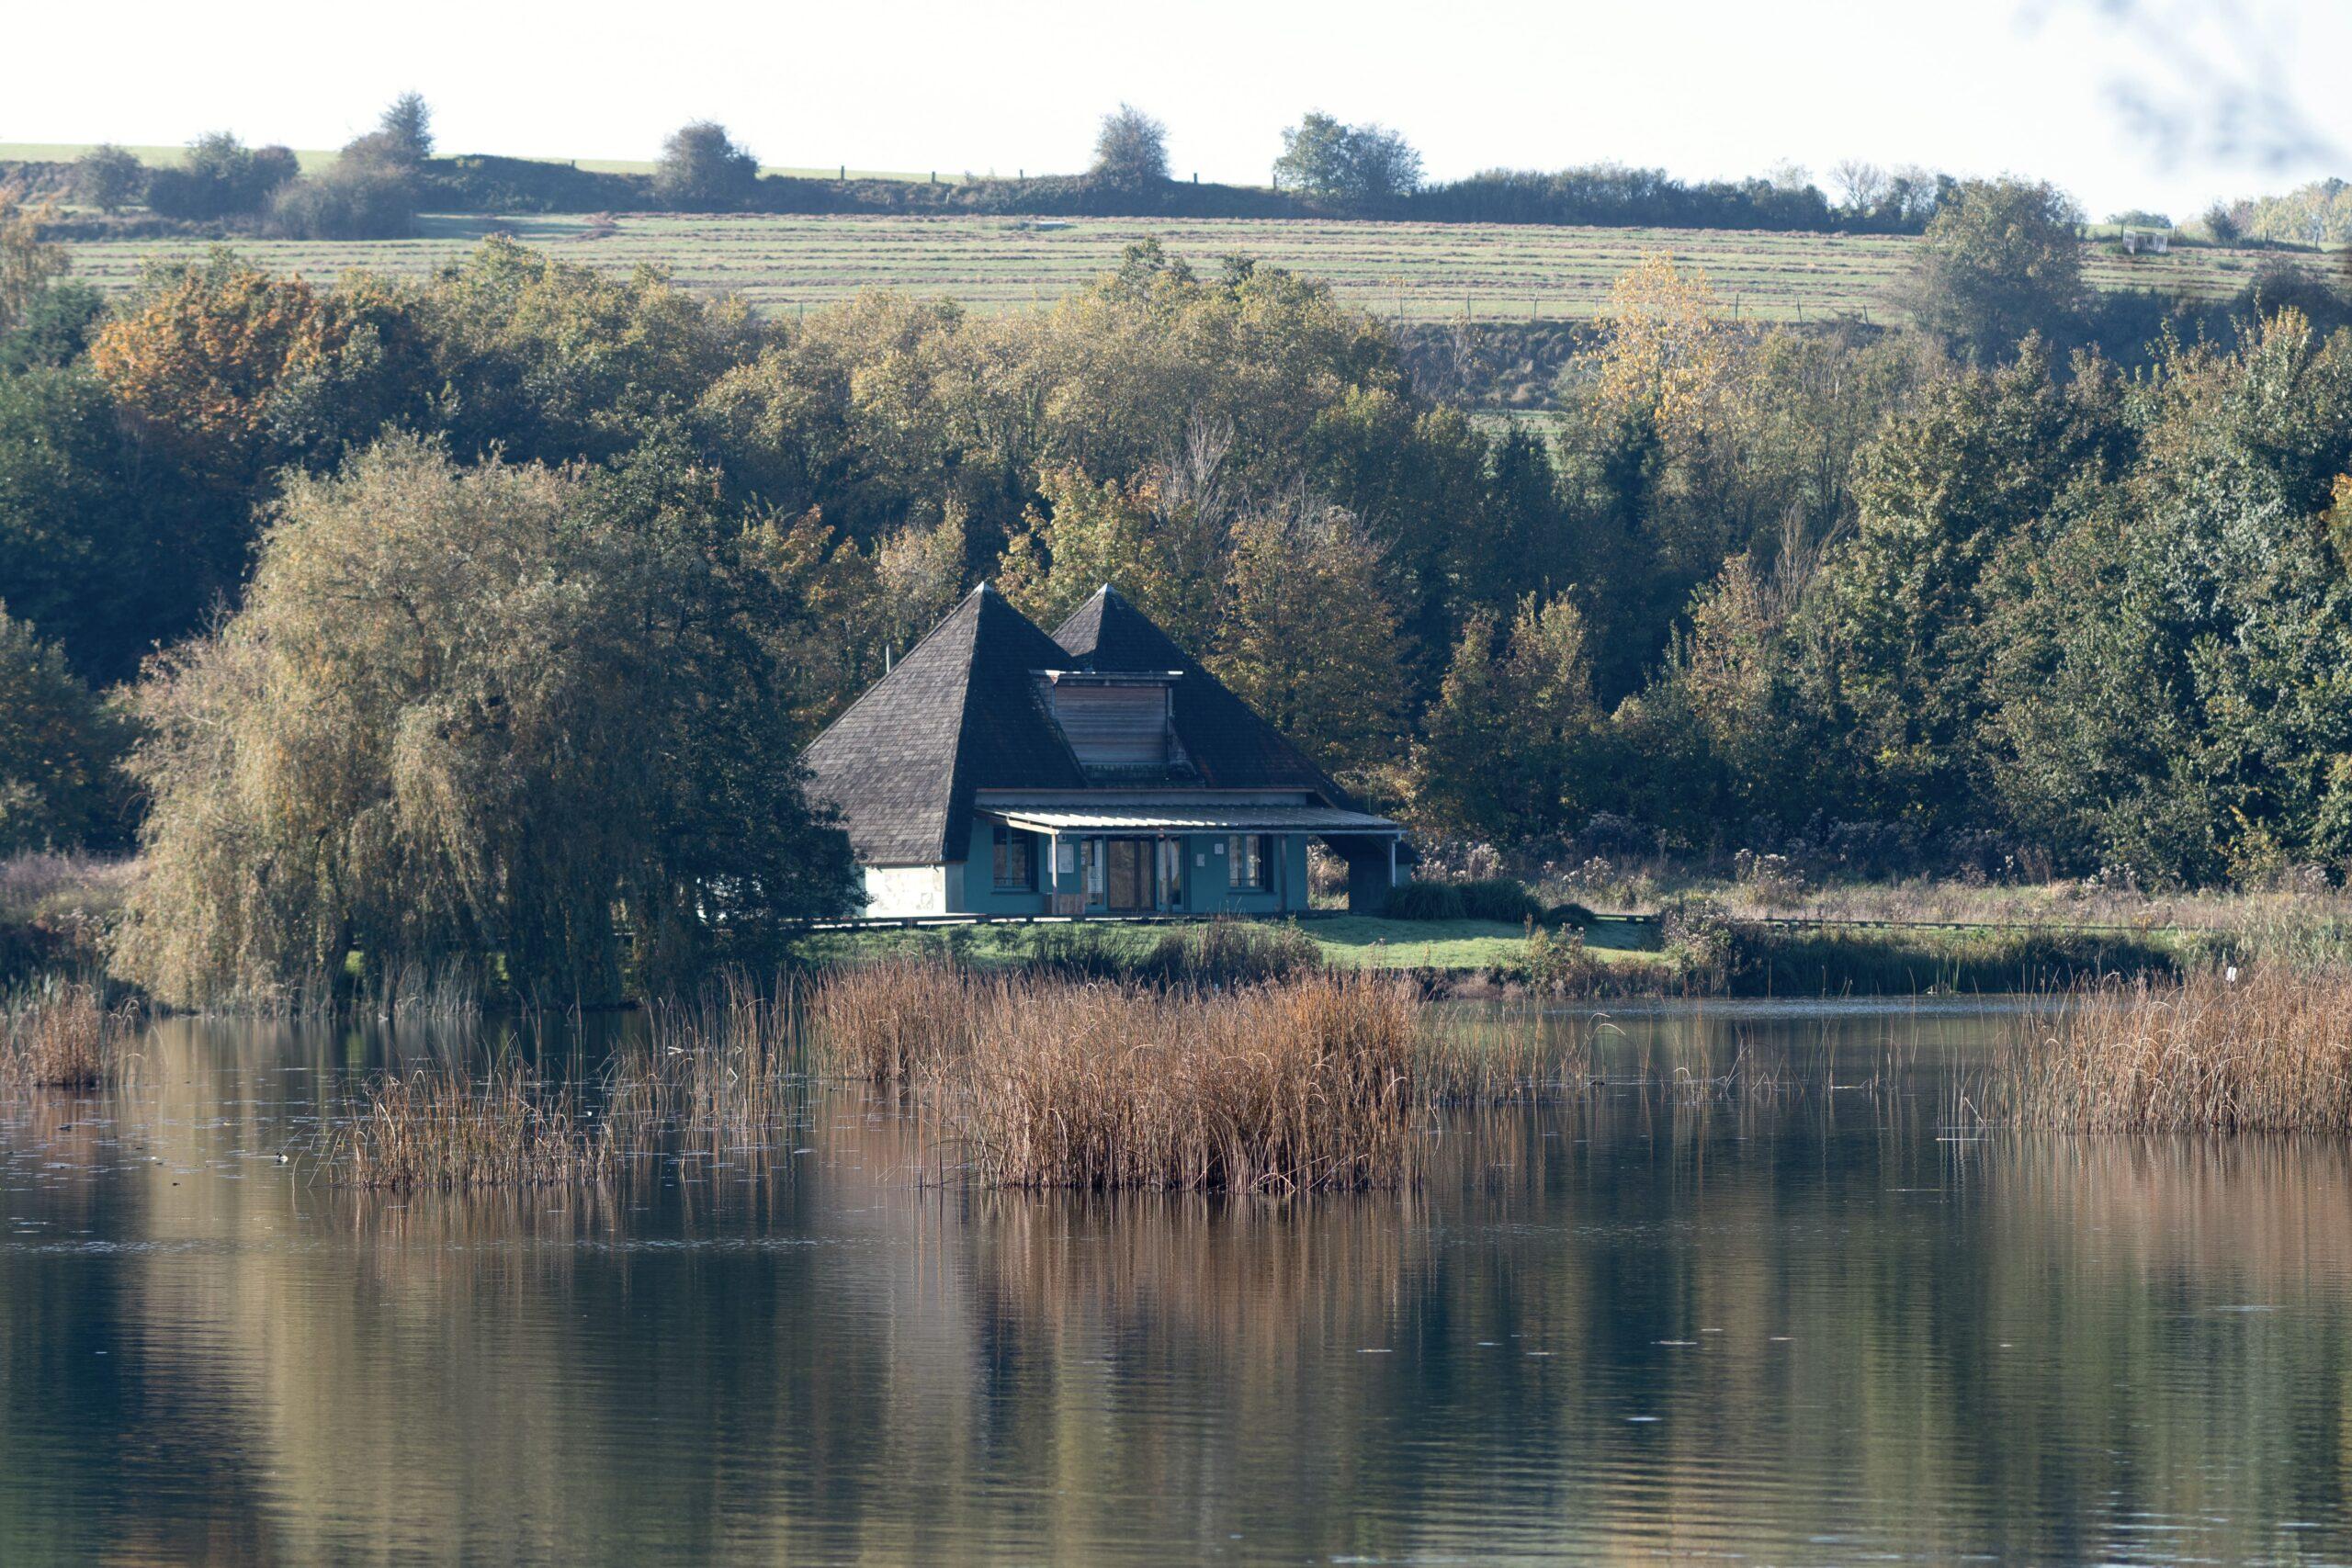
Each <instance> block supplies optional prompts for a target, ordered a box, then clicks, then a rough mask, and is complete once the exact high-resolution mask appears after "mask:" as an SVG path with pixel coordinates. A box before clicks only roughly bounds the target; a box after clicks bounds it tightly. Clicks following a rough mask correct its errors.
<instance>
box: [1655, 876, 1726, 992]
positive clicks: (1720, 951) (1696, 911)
mask: <svg viewBox="0 0 2352 1568" xmlns="http://www.w3.org/2000/svg"><path fill="white" fill-rule="evenodd" d="M1658 934H1659V936H1660V938H1661V939H1662V942H1663V944H1664V946H1665V948H1666V953H1667V958H1668V962H1669V963H1671V964H1673V966H1674V969H1675V971H1676V973H1677V974H1678V975H1679V976H1680V977H1681V979H1682V981H1683V983H1684V984H1685V985H1686V986H1690V987H1694V988H1696V989H1700V990H1707V991H1720V990H1723V989H1724V988H1725V987H1728V986H1729V985H1730V983H1731V978H1732V972H1733V969H1734V967H1735V964H1736V959H1737V957H1738V955H1739V942H1738V933H1737V931H1736V928H1735V927H1734V926H1733V924H1732V921H1731V917H1730V915H1729V914H1727V913H1726V912H1725V911H1724V907H1723V906H1722V905H1721V904H1719V903H1717V902H1716V901H1715V900H1713V898H1699V897H1681V898H1677V899H1675V900H1674V901H1673V902H1672V903H1670V904H1668V905H1667V907H1666V908H1664V909H1662V910H1660V911H1659V913H1658Z"/></svg>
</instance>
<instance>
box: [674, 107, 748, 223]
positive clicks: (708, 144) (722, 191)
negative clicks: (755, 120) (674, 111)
mask: <svg viewBox="0 0 2352 1568" xmlns="http://www.w3.org/2000/svg"><path fill="white" fill-rule="evenodd" d="M759 180H760V161H759V160H758V159H757V158H755V157H753V156H752V154H751V152H749V151H748V150H746V149H744V148H742V147H739V146H737V145H736V144H735V141H734V139H733V138H732V137H730V136H729V135H728V134H727V128H726V127H725V126H723V125H721V124H719V123H718V121H717V120H709V119H698V120H695V122H694V123H693V124H691V125H682V126H680V127H679V128H678V129H677V130H673V131H672V132H671V133H670V138H669V140H668V141H664V142H663V143H662V160H661V162H660V163H659V164H656V165H655V167H654V171H653V190H654V194H655V195H657V196H659V197H661V198H662V200H663V201H665V202H667V203H668V204H670V205H671V206H673V207H691V208H697V209H705V210H728V209H734V208H738V207H741V206H743V205H744V204H745V203H746V202H748V201H750V200H751V198H752V193H753V192H754V191H755V190H757V189H758V188H759Z"/></svg>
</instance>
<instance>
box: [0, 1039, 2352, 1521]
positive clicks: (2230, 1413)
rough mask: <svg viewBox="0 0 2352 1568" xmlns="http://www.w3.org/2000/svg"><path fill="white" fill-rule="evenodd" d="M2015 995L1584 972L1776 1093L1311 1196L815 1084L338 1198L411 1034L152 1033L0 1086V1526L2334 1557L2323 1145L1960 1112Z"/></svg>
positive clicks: (2338, 1477) (2336, 1510)
mask: <svg viewBox="0 0 2352 1568" xmlns="http://www.w3.org/2000/svg"><path fill="white" fill-rule="evenodd" d="M2007 1023H2008V1018H2007V1015H2005V1014H2002V1013H2001V1012H1999V1011H1998V1010H1988V1009H1983V1008H1977V1007H1973V1006H1966V1007H1953V1008H1948V1009H1942V1010H1937V1009H1925V1010H1914V1009H1911V1008H1907V1007H1906V1008H1903V1009H1897V1010H1884V1011H1873V1010H1841V1011H1825V1010H1818V1009H1780V1010H1769V1009H1768V1010H1757V1009H1742V1008H1737V1007H1726V1006H1718V1007H1715V1008H1713V1009H1710V1010H1705V1011H1691V1010H1667V1011H1662V1012H1655V1013H1627V1014H1619V1015H1616V1016H1615V1018H1614V1019H1613V1021H1611V1024H1610V1025H1609V1026H1608V1027H1607V1029H1606V1030H1605V1031H1604V1032H1603V1039H1604V1042H1605V1046H1604V1051H1605V1060H1606V1062H1607V1063H1608V1064H1609V1065H1610V1066H1611V1070H1612V1072H1615V1073H1618V1074H1620V1075H1621V1076H1623V1077H1625V1078H1628V1079H1631V1078H1634V1077H1650V1078H1652V1079H1653V1080H1654V1079H1655V1078H1657V1077H1658V1076H1660V1075H1664V1076H1667V1077H1671V1076H1672V1074H1673V1071H1674V1069H1675V1067H1676V1066H1685V1067H1687V1068H1688V1069H1689V1072H1690V1075H1691V1077H1697V1078H1704V1077H1708V1076H1710V1074H1711V1073H1713V1072H1717V1071H1720V1070H1721V1068H1722V1066H1723V1065H1724V1064H1725V1063H1726V1062H1728V1060H1729V1059H1730V1058H1731V1056H1732V1055H1734V1054H1735V1053H1736V1052H1737V1051H1739V1050H1740V1049H1742V1048H1745V1049H1746V1050H1747V1052H1748V1054H1749V1061H1750V1062H1751V1064H1768V1065H1773V1066H1777V1067H1779V1068H1780V1069H1781V1070H1782V1071H1783V1072H1784V1073H1785V1075H1786V1077H1787V1078H1788V1080H1789V1082H1790V1084H1791V1086H1792V1087H1791V1089H1790V1090H1789V1091H1788V1092H1784V1093H1781V1094H1779V1095H1777V1096H1759V1095H1751V1096H1746V1097H1739V1096H1725V1095H1710V1094H1707V1093H1705V1092H1703V1091H1683V1092H1679V1093H1678V1092H1660V1091H1659V1090H1657V1089H1655V1088H1651V1089H1644V1088H1641V1087H1638V1086H1636V1085H1634V1084H1632V1083H1630V1082H1629V1083H1625V1084H1623V1085H1621V1086H1619V1087H1617V1088H1613V1089H1608V1090H1606V1091H1604V1092H1603V1093H1602V1094H1601V1095H1600V1097H1599V1098H1598V1099H1597V1100H1595V1101H1593V1102H1591V1103H1589V1104H1578V1105H1576V1106H1572V1107H1551V1108H1538V1109H1529V1110H1523V1111H1510V1112H1505V1113H1488V1114H1480V1115H1476V1116H1472V1115H1466V1114H1465V1115H1463V1116H1461V1117H1458V1118H1454V1119H1452V1120H1449V1121H1447V1122H1443V1123H1442V1124H1441V1125H1440V1126H1438V1127H1437V1128H1435V1129H1433V1131H1432V1135H1431V1148H1430V1156H1431V1169H1430V1180H1429V1181H1428V1183H1427V1185H1426V1186H1425V1188H1424V1189H1423V1190H1421V1191H1419V1193H1416V1194H1414V1195H1411V1196H1409V1197H1401V1198H1400V1197H1396V1196H1386V1197H1356V1198H1344V1199H1318V1200H1316V1201H1310V1202H1300V1203H1293V1204H1288V1205H1283V1204H1277V1203H1261V1202H1233V1203H1220V1202H1212V1201H1182V1200H1152V1201H1116V1202H1113V1201H1079V1200H1073V1199H1069V1198H1036V1197H1022V1196H1016V1197H1007V1196H967V1195H963V1194H958V1193H947V1194H943V1193H941V1192H940V1191H937V1190H929V1191H926V1190H922V1189H921V1188H920V1187H919V1186H918V1185H917V1184H916V1182H915V1181H914V1179H913V1178H912V1177H911V1176H910V1171H911V1170H912V1169H914V1168H918V1167H920V1166H921V1164H922V1162H923V1160H924V1159H925V1158H926V1157H927V1156H926V1152H925V1151H924V1150H923V1149H922V1147H921V1146H920V1145H919V1142H918V1141H917V1140H916V1139H915V1137H914V1136H913V1135H912V1134H911V1132H910V1129H909V1127H908V1125H907V1124H906V1123H905V1122H903V1121H901V1120H900V1119H899V1117H898V1116H896V1115H895V1114H894V1113H893V1112H892V1111H891V1110H890V1108H889V1107H888V1105H885V1104H881V1103H877V1102H876V1101H873V1100H868V1099H866V1098H865V1097H864V1096H863V1095H862V1094H859V1093H855V1092H852V1091H848V1090H842V1089H828V1090H816V1091H812V1092H811V1093H810V1094H809V1097H808V1100H807V1104H806V1106H805V1108H804V1110H803V1111H801V1112H800V1113H799V1114H798V1115H797V1118H796V1121H795V1124H794V1125H793V1126H792V1127H791V1128H790V1129H789V1130H788V1133H787V1136H786V1141H785V1142H784V1143H782V1144H781V1145H778V1146H777V1147H776V1148H775V1149H774V1150H772V1151H768V1152H767V1157H764V1158H763V1157H761V1156H760V1154H759V1152H757V1151H740V1150H738V1151H729V1152H726V1153H722V1154H721V1155H719V1156H717V1157H716V1158H715V1159H710V1160H703V1161H697V1162H695V1164H694V1165H692V1166H691V1167H690V1168H686V1169H685V1170H684V1172H683V1173H682V1172H681V1171H680V1170H679V1169H677V1168H674V1167H665V1168H661V1169H655V1170H650V1171H647V1172H644V1173H642V1174H641V1175H640V1176H639V1179H637V1180H635V1181H633V1182H631V1183H628V1184H627V1185H625V1186H623V1187H620V1188H616V1190H615V1191H614V1192H613V1193H611V1194H610V1195H607V1196H602V1197H599V1196H589V1195H581V1194H571V1193H564V1192H547V1191H540V1192H526V1193H520V1194H517V1193H502V1194H496V1195H491V1196H473V1197H462V1196H448V1195H439V1194H435V1195H426V1196H416V1197H412V1198H410V1199H408V1200H406V1201H401V1200H399V1199H393V1198H386V1197H381V1196H373V1195H367V1194H357V1193H353V1192H350V1191H345V1190H338V1189H335V1188H334V1187H332V1186H330V1185H328V1184H327V1183H325V1182H324V1181H322V1180H320V1179H316V1178H315V1177H314V1176H313V1175H312V1174H311V1172H310V1170H309V1169H308V1168H307V1165H306V1161H305V1156H304V1151H305V1150H307V1149H309V1148H310V1147H311V1146H312V1144H313V1141H314V1139H315V1136H316V1134H317V1129H318V1126H319V1120H320V1117H321V1114H322V1108H327V1109H332V1108H333V1106H334V1104H336V1103H337V1100H338V1097H339V1095H340V1093H341V1086H342V1084H343V1083H344V1082H345V1081H346V1075H348V1074H350V1073H352V1072H355V1071H358V1070H363V1069H366V1068H368V1067H371V1066H381V1065H383V1064H384V1063H385V1062H387V1061H388V1060H391V1059H397V1058H399V1057H400V1056H401V1055H404V1054H406V1053H411V1052H413V1051H416V1050H420V1049H424V1048H427V1047H429V1046H430V1045H431V1044H432V1042H431V1041H429V1040H425V1041H420V1040H418V1039H417V1038H415V1037H413V1036H404V1037H401V1039H398V1040H389V1041H388V1040H386V1039H384V1038H382V1037H380V1036H378V1035H372V1034H367V1033H353V1032H331V1031H330V1032H318V1031H313V1032H300V1031H288V1030H279V1029H272V1028H261V1027H252V1026H236V1027H229V1026H221V1025H207V1024H197V1023H191V1022H186V1021H176V1022H173V1023H169V1024H166V1025H164V1026H161V1027H159V1028H158V1029H157V1030H156V1031H155V1032H153V1035H152V1037H151V1038H149V1039H148V1040H147V1042H146V1043H145V1044H144V1046H143V1059H142V1061H141V1065H140V1067H139V1069H138V1072H137V1074H136V1077H135V1081H134V1082H133V1083H132V1084H131V1085H130V1087H129V1088H128V1089H124V1090H122V1091H120V1092H119V1093H117V1094H113V1095H110V1096H107V1097H106V1098H103V1099H97V1100H73V1099H59V1098H51V1099H47V1100H40V1101H39V1102H37V1103H35V1104H33V1105H31V1106H29V1107H18V1108H17V1109H15V1110H11V1111H5V1112H0V1562H5V1563H7V1564H11V1565H17V1564H36V1563H46V1562H92V1561H101V1560H102V1561H107V1562H191V1561H193V1562H261V1563H271V1562H301V1563H308V1562H344V1561H358V1562H394V1561H424V1562H460V1561H484V1560H489V1561H496V1560H503V1559H508V1558H521V1559H531V1560H537V1561H549V1562H630V1563H634V1562H701V1561H729V1562H1088V1563H1096V1562H1112V1563H1116V1562H1162V1561H1170V1560H1177V1561H1189V1560H1210V1561H1229V1562H1326V1563H1328V1562H1467V1561H1476V1562H1492V1561H1514V1560H1519V1561H1563V1560H1565V1561H1583V1560H1590V1559H1624V1558H1641V1557H1648V1556H1653V1555H1660V1554H1672V1555H1676V1556H1685V1557H1721V1558H1724V1559H1726V1560H1731V1559H1736V1560H1742V1561H1749V1562H1857V1561H1866V1560H1867V1561H1883V1560H1887V1559H1905V1560H1926V1561H1934V1562H1950V1561H1955V1560H1962V1559H1970V1558H1976V1559H1983V1560H1988V1561H1989V1560H1999V1561H2005V1562H2006V1561H2037V1560H2038V1561H2052V1562H2060V1561H2084V1560H2101V1561H2110V1562H2113V1561H2123V1562H2136V1561H2149V1562H2188V1561H2198V1562H2211V1561H2244V1560H2249V1559H2276V1560H2286V1561H2301V1562H2309V1561H2339V1560H2346V1559H2352V1519H2347V1514H2346V1501H2345V1495H2346V1466H2347V1462H2352V1450H2347V1443H2352V1159H2347V1156H2346V1147H2345V1146H2344V1145H2342V1144H2313V1143H2290V1142H2278V1141H2273V1142H2261V1143H2256V1142H2241V1143H2237V1144H2232V1145H2224V1144H2207V1143H2195V1142H2180V1141H2163V1142H2159V1141H2125V1140H2113V1139H2109V1140H2098V1141H2089V1140H2085V1141H2073V1142H2067V1141H2058V1140H2038V1139H2037V1140H2025V1139H2013V1138H2012V1139H1995V1140H1990V1141H1972V1140H1968V1139H1965V1138H1963V1137H1962V1136H1961V1135H1960V1134H1957V1133H1956V1132H1955V1130H1954V1127H1953V1118H1952V1111H1951V1106H1952V1100H1951V1095H1952V1092H1953V1089H1952V1086H1953V1083H1954V1081H1955V1075H1956V1074H1962V1075H1964V1074H1965V1073H1966V1072H1967V1071H1968V1070H1969V1068H1970V1066H1971V1065H1972V1064H1973V1063H1978V1062H1981V1061H1982V1060H1983V1058H1984V1055H1985V1053H1986V1052H1988V1051H1989V1050H1990V1049H1991V1047H1992V1045H1993V1043H1994V1042H1995V1041H1996V1038H1997V1037H1998V1035H1999V1032H2001V1030H2002V1029H2004V1028H2005V1027H2007ZM1890 1043H1892V1044H1893V1045H1894V1046H1895V1047H1897V1055H1895V1057H1894V1059H1893V1060H1892V1062H1890V1059H1889V1058H1888V1056H1887V1054H1886V1051H1887V1047H1888V1046H1889V1044H1890ZM1873 1080H1875V1081H1874V1082H1873ZM1831 1083H1837V1084H1840V1085H1852V1086H1855V1087H1849V1088H1841V1089H1830V1088H1828V1087H1827V1086H1828V1085H1829V1084H1831ZM281 1153H290V1154H292V1155H293V1156H294V1158H293V1160H292V1163H290V1164H287V1165H280V1164H279V1163H278V1156H279V1155H280V1154H281ZM930 1157H935V1156H930Z"/></svg>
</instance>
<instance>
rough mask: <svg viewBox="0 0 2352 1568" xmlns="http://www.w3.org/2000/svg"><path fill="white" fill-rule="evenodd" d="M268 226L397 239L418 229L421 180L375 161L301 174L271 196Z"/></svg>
mask: <svg viewBox="0 0 2352 1568" xmlns="http://www.w3.org/2000/svg"><path fill="white" fill-rule="evenodd" d="M269 227H270V231H271V232H273V233H277V234H282V235H284V236H285V237H287V238H288V239H289V240H398V239H405V238H406V237H407V236H409V235H411V234H413V233H414V232H416V186H415V184H414V182H413V181H412V180H411V179H410V178H409V177H408V176H407V175H404V174H402V173H401V172H400V171H399V170H396V169H392V168H388V167H384V166H381V165H374V164H362V165H358V166H356V167H353V168H348V169H346V168H345V167H344V166H343V165H341V164H338V165H337V166H336V167H335V169H334V172H333V173H332V174H329V175H324V176H322V177H321V178H319V179H315V180H311V179H302V180H296V181H294V182H293V183H292V184H290V185H287V186H279V187H278V190H277V195H276V196H274V197H271V198H270V203H269Z"/></svg>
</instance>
